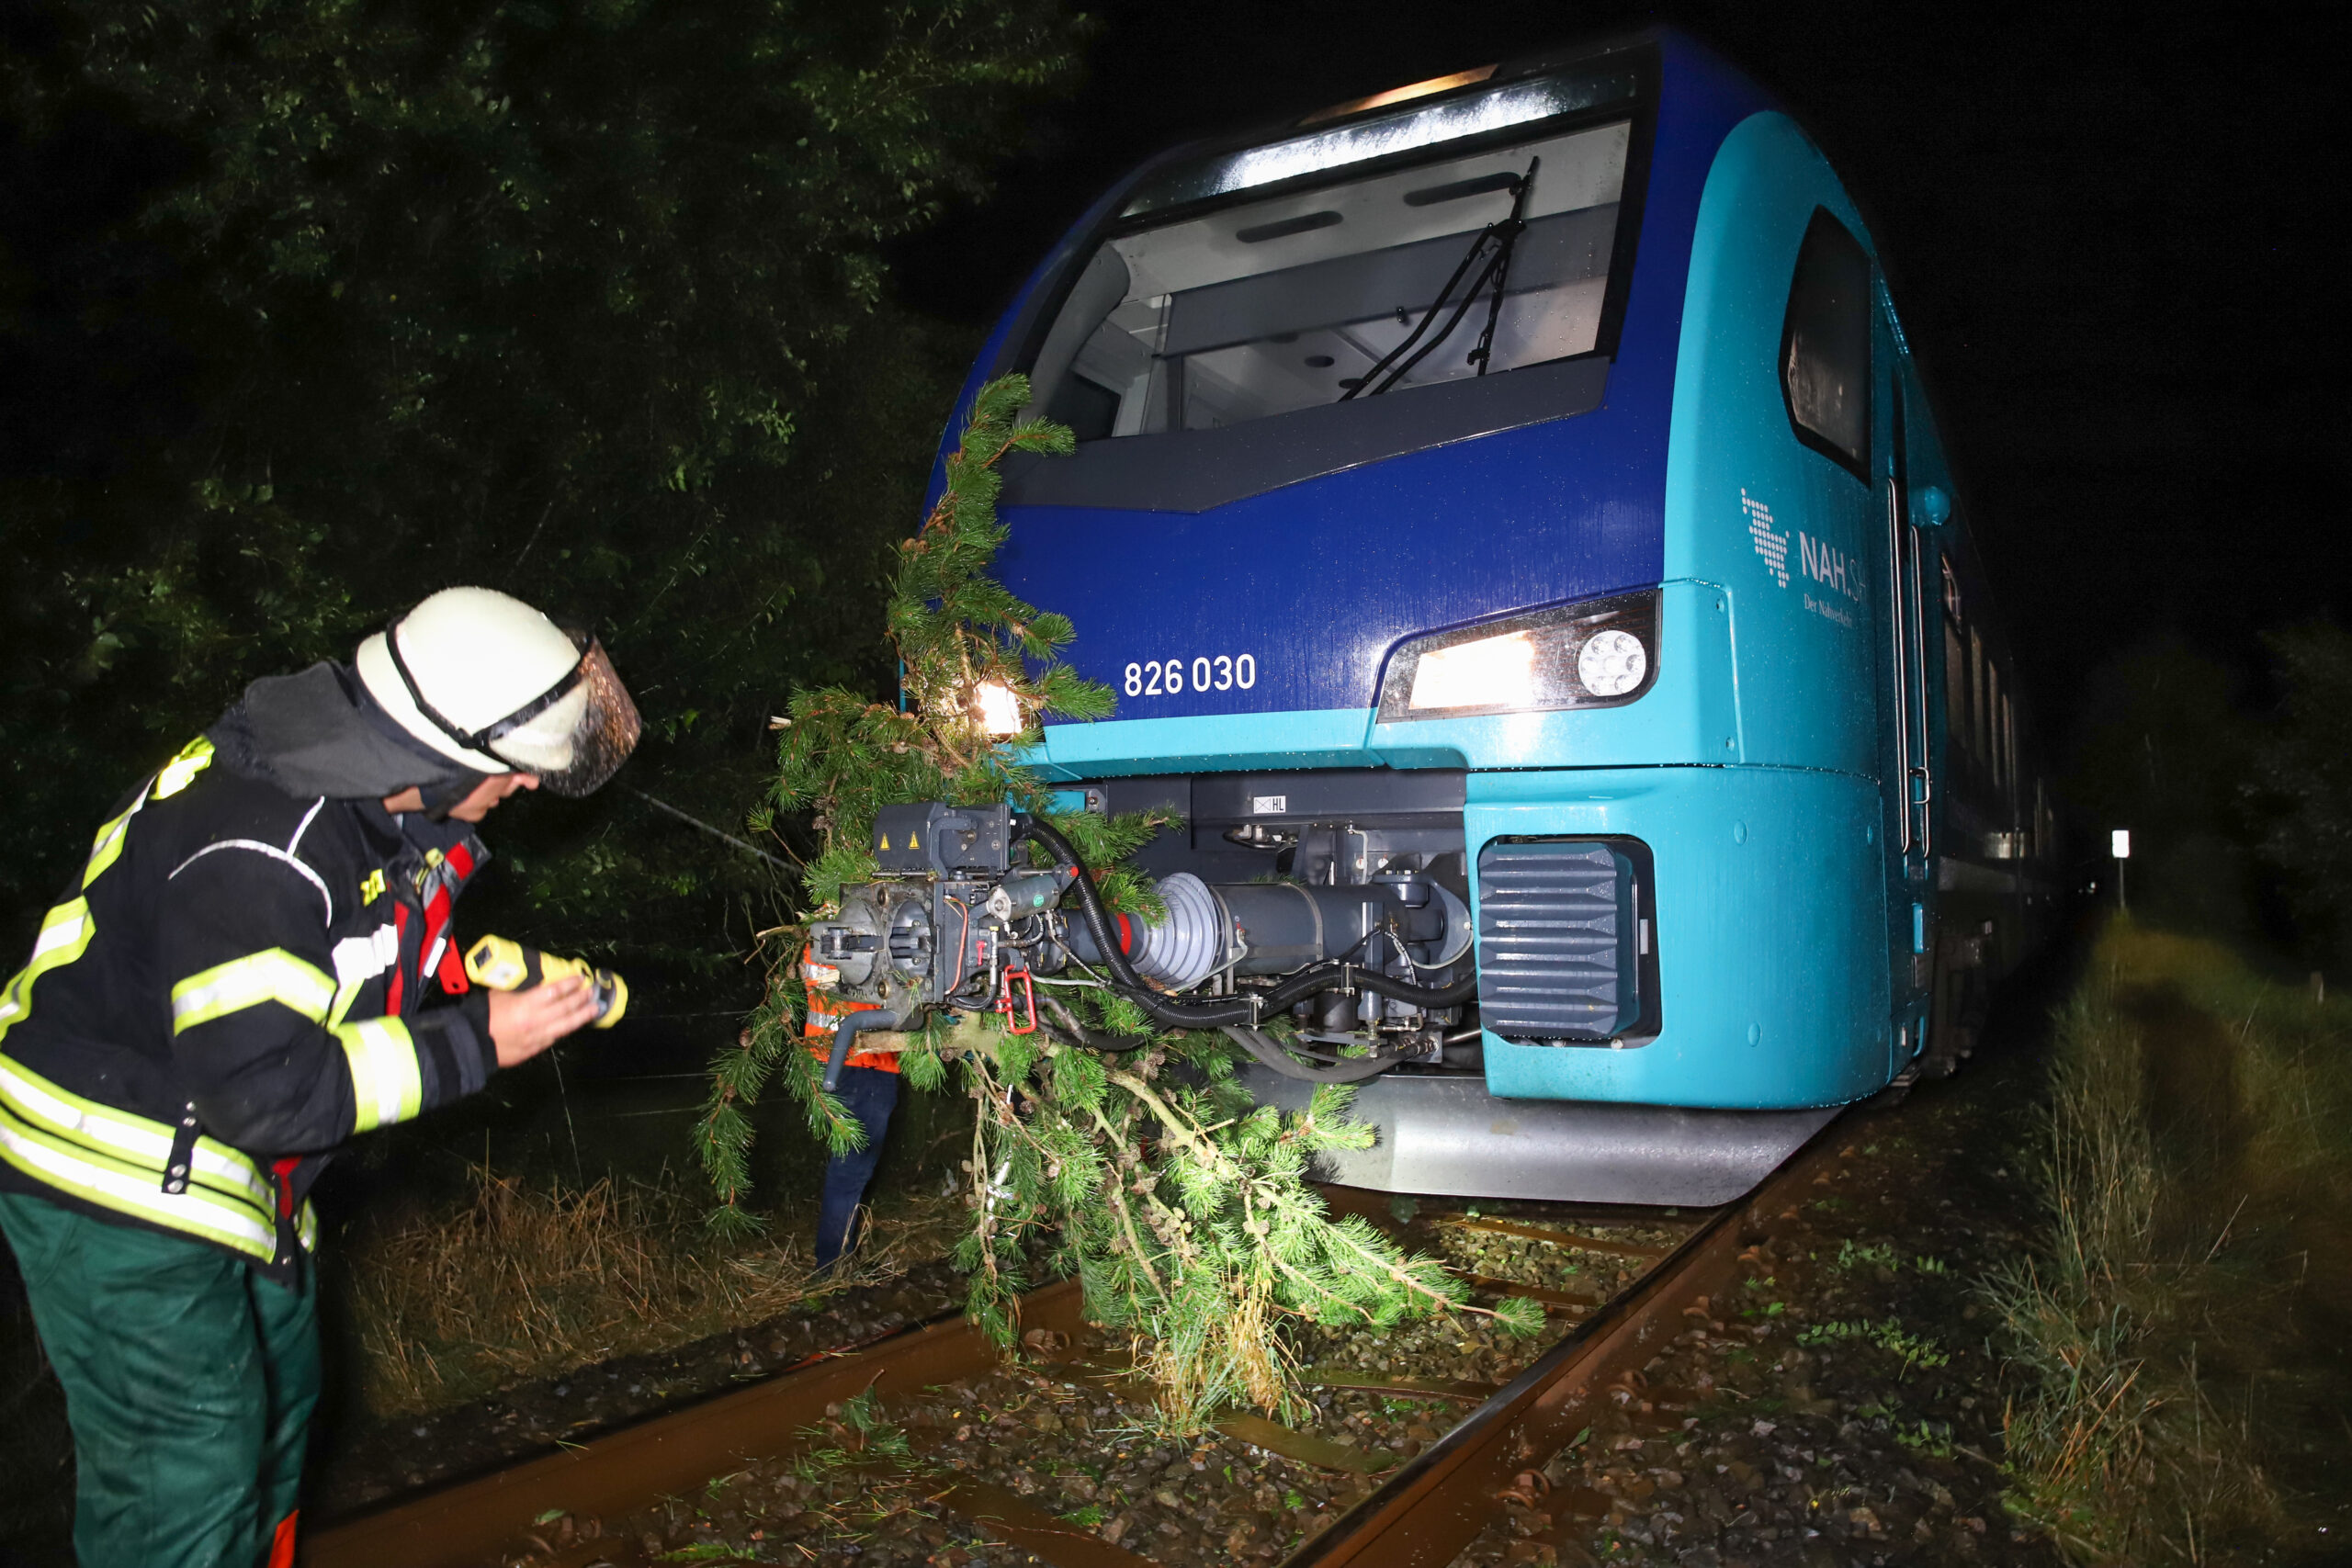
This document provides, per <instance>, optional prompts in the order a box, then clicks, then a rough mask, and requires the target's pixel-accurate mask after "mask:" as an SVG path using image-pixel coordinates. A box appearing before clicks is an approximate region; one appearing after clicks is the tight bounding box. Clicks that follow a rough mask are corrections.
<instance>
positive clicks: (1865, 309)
mask: <svg viewBox="0 0 2352 1568" xmlns="http://www.w3.org/2000/svg"><path fill="white" fill-rule="evenodd" d="M1781 395H1782V396H1783V397H1784V398H1785V399H1786V400H1787V402H1788V408H1789V423H1790V424H1791V426H1792V427H1793V428H1794V429H1795V431H1796V435H1797V439H1798V440H1800V441H1802V442H1804V444H1805V445H1806V446H1810V447H1812V448H1814V449H1815V451H1817V452H1821V453H1824V454H1826V455H1827V456H1828V457H1832V458H1834V459H1836V460H1837V461H1838V463H1839V464H1840V465H1842V466H1843V467H1845V468H1848V469H1849V470H1850V471H1851V472H1852V473H1853V475H1854V476H1855V478H1857V479H1863V480H1864V481H1865V482H1867V481H1868V479H1869V470H1870V452H1871V259H1870V257H1869V256H1868V255H1867V254H1864V252H1863V250H1862V247H1861V245H1860V243H1858V242H1857V241H1856V240H1855V239H1854V236H1853V235H1851V234H1849V233H1848V232H1847V231H1846V226H1845V225H1844V224H1842V223H1840V222H1838V220H1836V219H1835V218H1832V217H1831V216H1830V215H1829V213H1828V212H1827V210H1826V209H1822V208H1815V209H1814V213H1813V222H1812V225H1811V226H1810V227H1808V228H1807V229H1806V230H1805V232H1804V244H1803V245H1801V246H1799V247H1798V249H1797V270H1796V276H1795V278H1794V280H1793V281H1792V282H1791V284H1790V285H1789V313H1788V317H1787V320H1786V321H1784V322H1783V323H1782V325H1781Z"/></svg>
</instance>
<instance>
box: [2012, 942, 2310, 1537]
mask: <svg viewBox="0 0 2352 1568" xmlns="http://www.w3.org/2000/svg"><path fill="white" fill-rule="evenodd" d="M2052 1075H2053V1081H2052V1094H2051V1098H2050V1104H2049V1109H2048V1111H2047V1113H2046V1124H2045V1126H2044V1128H2043V1140H2042V1147H2041V1159H2040V1162H2039V1168H2038V1170H2037V1173H2036V1174H2037V1177H2038V1185H2039V1187H2040V1189H2041V1194H2040V1195H2041V1198H2042V1199H2043V1201H2044V1202H2045V1203H2046V1205H2047V1213H2046V1216H2045V1219H2044V1224H2043V1229H2042V1245H2041V1247H2039V1248H2038V1249H2037V1251H2036V1253H2035V1254H2034V1255H2033V1256H2031V1257H2030V1258H2026V1259H2022V1260H2020V1261H2018V1262H2017V1263H2015V1264H2013V1265H2011V1266H2009V1267H2007V1268H2006V1269H2003V1270H2001V1271H1999V1272H1998V1273H1996V1275H1995V1276H1994V1277H1993V1278H1992V1280H1990V1281H1989V1283H1988V1285H1987V1287H1986V1289H1987V1293H1988V1295H1989V1297H1990V1300H1991V1302H1992V1304H1993V1305H1994V1307H1995V1309H1996V1315H1997V1317H1998V1319H1999V1320H2000V1322H2001V1324H2002V1325H2003V1328H2004V1329H2005V1331H2006V1336H2007V1341H2008V1347H2009V1352H2010V1357H2011V1367H2012V1370H2013V1371H2014V1372H2016V1373H2017V1374H2018V1390H2017V1393H2015V1394H2014V1396H2013V1397H2012V1399H2011V1401H2010V1404H2009V1408H2008V1412H2007V1420H2006V1427H2007V1451H2008V1468H2009V1472H2010V1477H2011V1485H2010V1492H2009V1505H2010V1506H2011V1508H2012V1509H2013V1510H2014V1511H2015V1512H2017V1513H2018V1514H2019V1515H2021V1516H2023V1517H2025V1518H2027V1519H2029V1520H2030V1521H2031V1522H2033V1523H2035V1524H2037V1525H2039V1526H2041V1528H2042V1529H2046V1530H2048V1531H2049V1532H2050V1533H2051V1535H2052V1537H2053V1538H2054V1539H2055V1540H2057V1541H2058V1543H2059V1544H2060V1546H2061V1547H2062V1549H2063V1550H2064V1551H2065V1552H2066V1553H2067V1555H2068V1556H2069V1557H2070V1558H2072V1559H2073V1560H2075V1561H2076V1562H2086V1563H2106V1562H2134V1563H2154V1562H2193V1563H2220V1562H2276V1561H2279V1560H2281V1558H2282V1556H2283V1557H2285V1558H2287V1559H2290V1560H2293V1559H2301V1558H2305V1557H2312V1558H2313V1559H2314V1560H2315V1559H2316V1557H2317V1556H2318V1555H2324V1554H2325V1553H2326V1552H2328V1551H2332V1550H2335V1549H2340V1548H2342V1547H2344V1546H2345V1544H2346V1537H2347V1536H2352V1506H2348V1505H2352V1491H2347V1484H2346V1477H2345V1474H2344V1471H2343V1467H2342V1465H2341V1463H2340V1460H2341V1456H2342V1455H2343V1454H2344V1453H2345V1452H2346V1451H2347V1449H2352V1416H2347V1412H2352V1361H2348V1360H2347V1358H2346V1352H2345V1348H2344V1347H2345V1346H2346V1343H2347V1341H2352V1003H2346V1002H2344V1001H2326V1000H2324V999H2323V998H2322V997H2321V995H2320V992H2319V990H2318V988H2317V987H2301V986H2294V985H2289V984H2284V983H2281V982H2279V981H2277V980H2274V979H2269V978H2266V977H2265V976H2263V975H2261V974H2260V973H2258V972H2257V971H2256V969H2255V968H2254V967H2253V966H2251V965H2250V964H2248V963H2247V962H2245V960H2244V959H2242V958H2241V957H2239V956H2238V955H2236V954H2234V953H2232V952H2231V951H2230V950H2229V949H2227V948H2225V947H2223V946H2222V945H2220V944H2218V943H2215V942H2208V941H2203V940H2199V939H2196V938H2190V937H2185V936H2179V935H2174V934H2168V933H2165V932H2163V931H2154V930H2150V929H2147V928H2145V927H2143V926H2140V925H2137V924H2135V923H2133V922H2132V921H2131V920H2129V919H2120V918H2119V919H2112V920H2110V921H2109V923H2108V925H2107V926H2106V928H2105V929H2104V930H2103V931H2101V933H2100V935H2099V938H2098V942H2097V943H2096V945H2095V947H2094V949H2093V951H2092V954H2091V961H2090V964H2089V965H2088V968H2087V971H2086V975H2085V976H2084V978H2083V980H2082V981H2081V983H2080V985H2079V987H2078V988H2077V989H2076V991H2075V994H2074V996H2073V997H2072V998H2070V999H2069V1000H2068V1001H2067V1003H2066V1004H2065V1006H2064V1009H2063V1010H2062V1011H2061V1013H2060V1015H2059V1018H2058V1028H2057V1033H2056V1041H2055V1048H2054V1053H2053V1061H2052Z"/></svg>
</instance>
